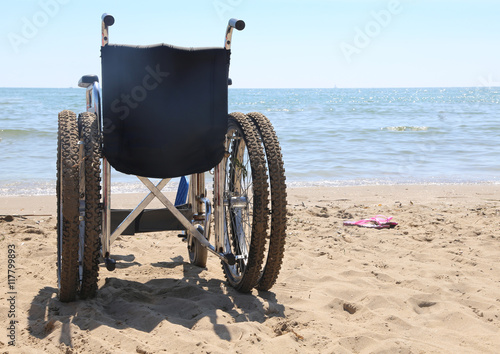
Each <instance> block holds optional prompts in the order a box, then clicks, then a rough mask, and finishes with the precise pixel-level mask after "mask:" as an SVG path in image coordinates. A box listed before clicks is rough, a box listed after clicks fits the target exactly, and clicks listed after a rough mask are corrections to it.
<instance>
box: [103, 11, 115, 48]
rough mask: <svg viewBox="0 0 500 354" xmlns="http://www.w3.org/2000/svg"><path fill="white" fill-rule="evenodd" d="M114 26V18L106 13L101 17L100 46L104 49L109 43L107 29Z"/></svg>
mask: <svg viewBox="0 0 500 354" xmlns="http://www.w3.org/2000/svg"><path fill="white" fill-rule="evenodd" d="M114 24H115V18H114V17H113V16H111V15H108V14H106V13H104V14H102V16H101V37H102V44H101V45H102V46H103V47H104V46H105V45H107V44H108V43H109V31H108V27H110V26H113V25H114Z"/></svg>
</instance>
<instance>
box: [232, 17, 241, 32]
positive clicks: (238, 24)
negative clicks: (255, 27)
mask: <svg viewBox="0 0 500 354" xmlns="http://www.w3.org/2000/svg"><path fill="white" fill-rule="evenodd" d="M229 26H231V27H234V28H236V29H237V30H238V31H241V30H243V29H244V28H245V21H243V20H238V19H237V18H232V19H230V20H229Z"/></svg>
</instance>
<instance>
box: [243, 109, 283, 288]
mask: <svg viewBox="0 0 500 354" xmlns="http://www.w3.org/2000/svg"><path fill="white" fill-rule="evenodd" d="M247 116H248V117H249V118H250V119H251V120H252V121H253V123H254V124H255V126H256V128H257V131H258V132H259V135H260V137H261V140H262V144H263V145H264V150H265V153H266V158H267V166H268V170H269V182H270V187H271V188H270V192H271V193H270V194H271V228H270V234H269V236H268V237H267V239H268V240H269V241H268V242H267V244H266V251H267V254H266V257H265V258H266V260H265V263H264V268H263V270H262V275H261V277H260V280H259V283H258V285H257V289H259V290H264V291H267V290H269V289H271V287H272V286H273V285H274V283H275V282H276V279H277V278H278V274H279V271H280V269H281V263H282V261H283V255H284V252H285V238H286V184H285V168H284V164H283V157H282V155H281V148H280V145H279V141H278V137H277V136H276V132H275V131H274V129H273V126H272V124H271V122H270V121H269V119H268V118H267V117H266V116H264V115H263V114H261V113H258V112H252V113H249V114H247Z"/></svg>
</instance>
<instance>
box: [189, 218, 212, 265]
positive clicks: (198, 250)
mask: <svg viewBox="0 0 500 354" xmlns="http://www.w3.org/2000/svg"><path fill="white" fill-rule="evenodd" d="M196 229H197V230H198V231H199V232H200V233H201V234H202V235H204V231H203V226H201V225H198V226H197V227H196ZM186 232H188V233H189V231H186ZM187 240H188V253H189V261H190V262H191V264H193V265H195V266H197V267H201V268H205V267H206V266H207V256H208V250H207V249H206V247H203V246H202V245H201V243H200V241H198V240H197V239H196V238H195V237H194V236H193V235H188V238H187Z"/></svg>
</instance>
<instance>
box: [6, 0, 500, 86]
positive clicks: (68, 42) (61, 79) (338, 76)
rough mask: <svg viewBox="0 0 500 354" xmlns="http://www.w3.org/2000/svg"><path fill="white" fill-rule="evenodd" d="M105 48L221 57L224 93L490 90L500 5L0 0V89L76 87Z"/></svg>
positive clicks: (409, 0)
mask: <svg viewBox="0 0 500 354" xmlns="http://www.w3.org/2000/svg"><path fill="white" fill-rule="evenodd" d="M105 12H106V13H109V14H112V15H113V16H114V17H115V20H116V22H115V25H113V26H112V27H111V28H110V42H111V43H120V44H156V43H168V44H173V45H178V46H183V47H214V46H215V47H221V46H223V42H224V33H225V28H226V25H227V21H228V20H229V19H230V18H231V17H235V18H239V19H242V20H244V21H245V22H246V28H245V29H244V30H243V31H241V32H236V31H235V33H234V34H233V44H232V56H231V71H230V77H231V78H232V79H233V87H235V88H331V87H339V88H379V87H457V86H458V87H472V86H499V85H500V0H399V1H398V0H383V1H379V0H193V1H190V0H185V1H179V0H176V1H170V0H142V1H137V0H136V1H128V0H86V1H82V0H16V1H7V0H0V67H1V68H2V74H1V75H0V87H63V88H65V87H76V86H77V82H78V79H79V78H80V77H81V76H82V75H84V74H97V75H99V76H100V45H101V15H102V13H105Z"/></svg>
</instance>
